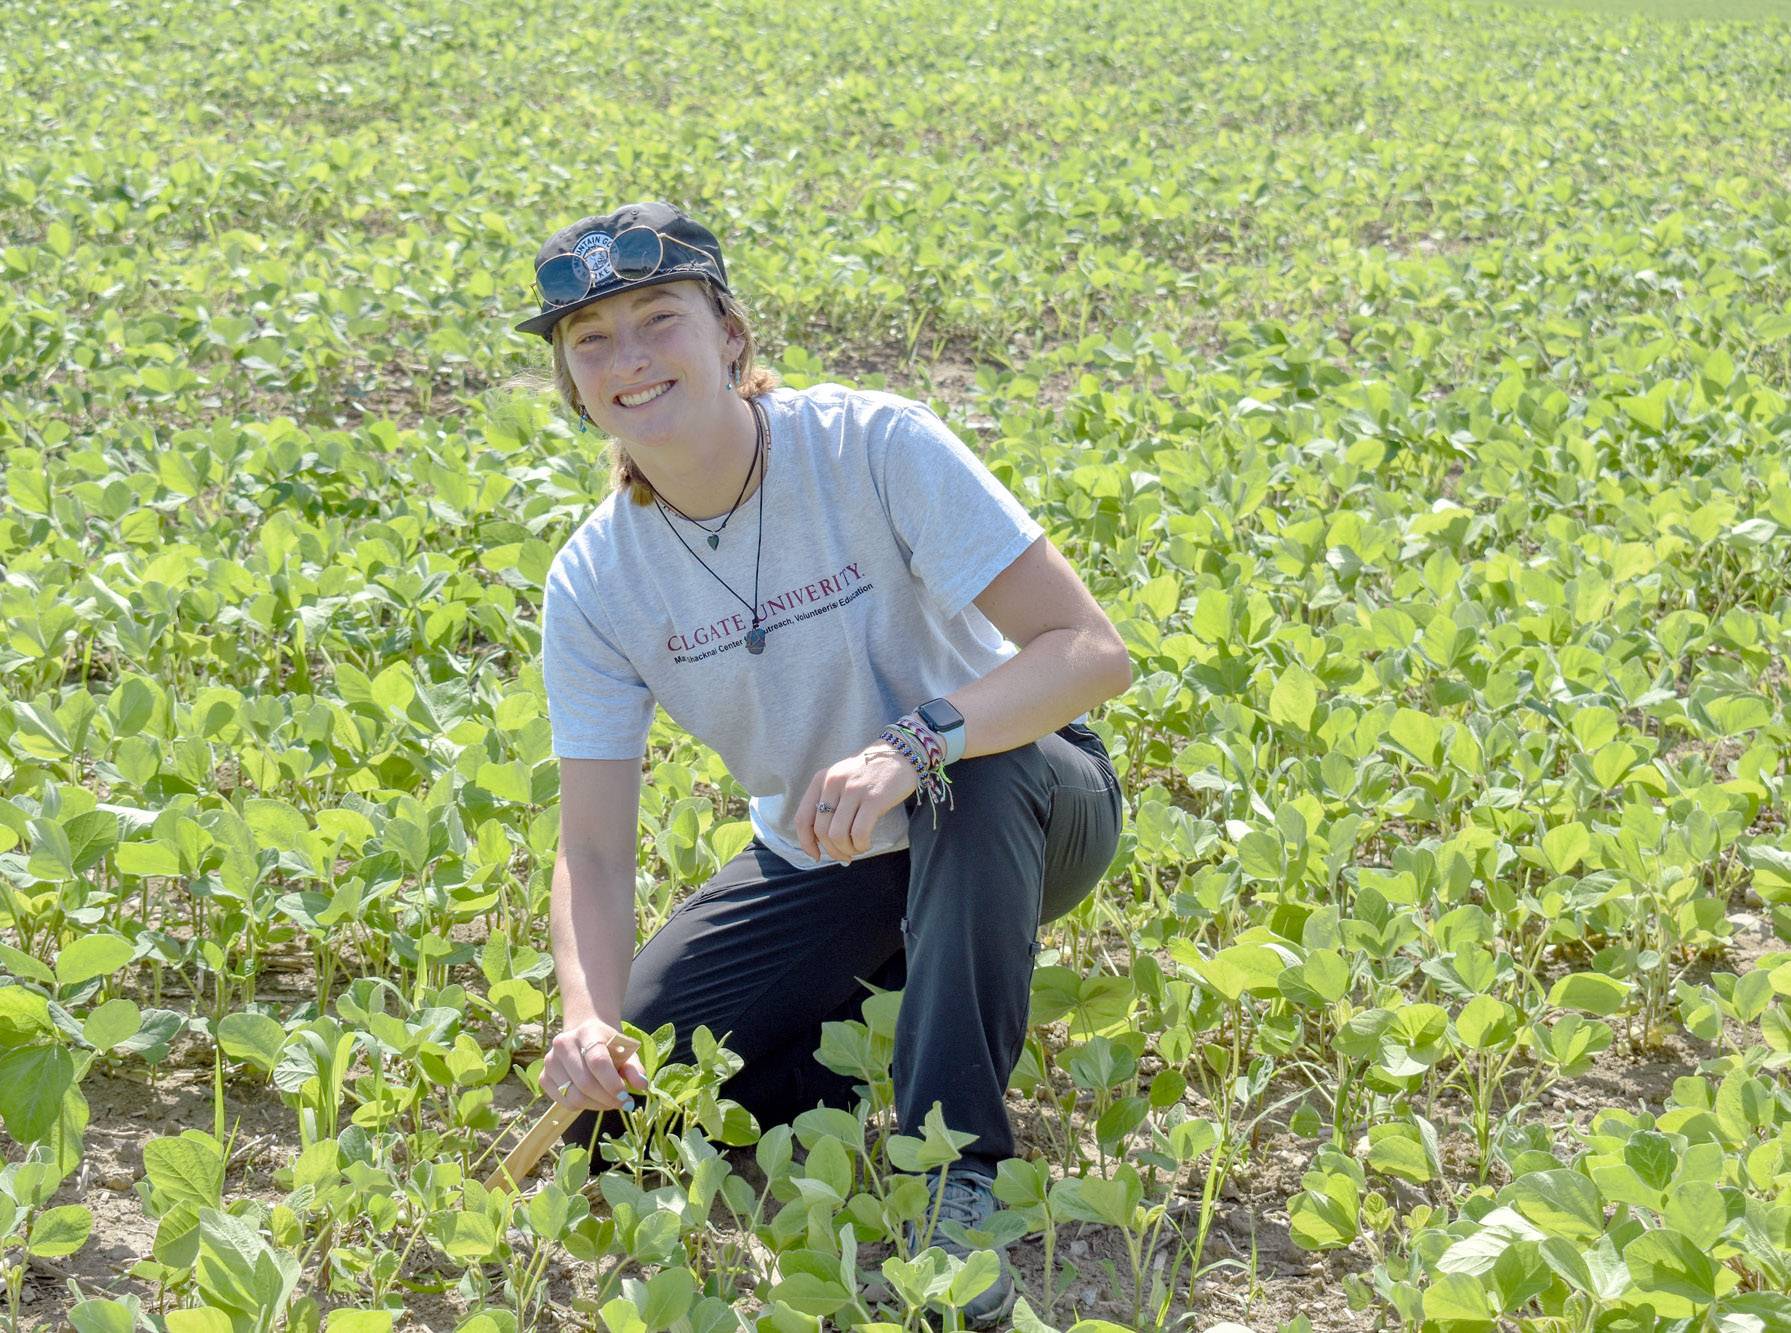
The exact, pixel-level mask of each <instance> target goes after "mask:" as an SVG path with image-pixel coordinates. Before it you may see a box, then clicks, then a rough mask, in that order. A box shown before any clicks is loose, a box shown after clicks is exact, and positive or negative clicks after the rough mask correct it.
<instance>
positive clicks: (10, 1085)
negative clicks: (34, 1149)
mask: <svg viewBox="0 0 1791 1333" xmlns="http://www.w3.org/2000/svg"><path fill="white" fill-rule="evenodd" d="M0 993H4V992H0ZM74 1081H75V1062H74V1058H73V1057H72V1056H71V1055H69V1053H68V1052H67V1051H66V1050H64V1049H63V1048H62V1047H60V1046H27V1047H25V1048H23V1049H22V1050H13V1051H8V1052H7V1053H6V1054H5V1055H3V1056H0V1116H3V1117H4V1118H5V1120H6V1132H7V1133H9V1134H11V1135H12V1136H13V1138H15V1139H17V1140H18V1141H19V1142H20V1143H37V1142H40V1141H41V1140H43V1139H45V1138H48V1137H49V1135H50V1131H51V1130H52V1129H54V1128H55V1127H56V1121H57V1118H58V1117H59V1116H60V1115H61V1114H62V1098H63V1094H64V1093H66V1092H68V1090H69V1089H70V1088H71V1087H73V1086H74Z"/></svg>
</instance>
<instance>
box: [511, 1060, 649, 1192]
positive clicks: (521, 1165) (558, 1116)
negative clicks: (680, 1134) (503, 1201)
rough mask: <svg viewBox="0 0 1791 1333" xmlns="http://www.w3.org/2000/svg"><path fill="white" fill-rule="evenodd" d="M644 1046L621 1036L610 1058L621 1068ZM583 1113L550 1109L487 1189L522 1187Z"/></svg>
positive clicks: (537, 1122) (562, 1108)
mask: <svg viewBox="0 0 1791 1333" xmlns="http://www.w3.org/2000/svg"><path fill="white" fill-rule="evenodd" d="M594 1044H595V1043H593V1045H594ZM640 1045H641V1044H640V1043H639V1042H638V1041H636V1040H635V1039H634V1038H633V1037H624V1036H622V1035H621V1034H620V1033H618V1034H617V1035H616V1036H614V1037H612V1038H611V1039H610V1042H609V1052H610V1057H611V1058H612V1059H613V1060H614V1061H615V1063H616V1066H617V1067H618V1068H620V1067H621V1065H622V1064H623V1063H624V1062H626V1061H627V1060H628V1058H629V1057H630V1056H632V1055H633V1054H634V1053H635V1052H636V1051H638V1050H639V1049H640ZM637 1091H638V1089H637ZM582 1114H583V1112H581V1111H579V1110H578V1109H577V1108H575V1107H571V1106H561V1105H560V1104H559V1103H558V1102H555V1103H554V1104H553V1105H552V1106H550V1107H548V1108H547V1113H546V1114H545V1115H543V1116H542V1117H541V1118H540V1119H539V1120H537V1121H536V1122H535V1127H534V1128H533V1129H531V1130H530V1131H529V1132H528V1133H527V1134H524V1135H523V1136H522V1142H521V1143H518V1144H517V1145H516V1146H515V1147H514V1148H512V1149H510V1155H509V1156H508V1157H506V1158H504V1160H503V1161H502V1162H500V1163H499V1164H498V1169H497V1170H495V1171H493V1172H492V1173H491V1174H490V1175H489V1176H487V1177H486V1178H485V1188H486V1189H488V1190H510V1189H515V1188H517V1187H518V1186H520V1185H521V1184H522V1182H523V1181H524V1180H526V1179H528V1175H529V1172H531V1171H533V1170H534V1169H535V1163H536V1162H539V1161H540V1160H541V1156H542V1154H543V1153H545V1152H546V1151H547V1150H548V1149H549V1148H551V1147H553V1145H554V1142H555V1140H557V1139H558V1138H560V1136H561V1135H563V1134H564V1133H565V1132H566V1131H567V1130H568V1129H570V1128H571V1126H572V1122H573V1121H574V1120H576V1119H578V1117H579V1116H580V1115H582Z"/></svg>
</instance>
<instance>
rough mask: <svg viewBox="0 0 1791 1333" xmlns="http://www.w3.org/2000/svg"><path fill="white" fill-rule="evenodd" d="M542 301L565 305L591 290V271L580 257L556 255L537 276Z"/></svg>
mask: <svg viewBox="0 0 1791 1333" xmlns="http://www.w3.org/2000/svg"><path fill="white" fill-rule="evenodd" d="M535 282H536V283H537V284H538V285H539V286H540V288H541V299H542V300H543V301H546V302H547V303H548V304H549V305H565V304H566V303H567V302H568V301H576V300H578V299H579V298H580V297H581V296H583V295H584V294H585V293H586V292H588V291H590V290H591V269H590V266H589V265H587V264H586V263H585V261H584V259H583V257H582V256H580V255H555V256H554V257H553V258H552V259H550V260H548V261H547V262H546V263H545V264H543V265H542V266H541V267H540V269H539V270H538V271H537V272H536V274H535Z"/></svg>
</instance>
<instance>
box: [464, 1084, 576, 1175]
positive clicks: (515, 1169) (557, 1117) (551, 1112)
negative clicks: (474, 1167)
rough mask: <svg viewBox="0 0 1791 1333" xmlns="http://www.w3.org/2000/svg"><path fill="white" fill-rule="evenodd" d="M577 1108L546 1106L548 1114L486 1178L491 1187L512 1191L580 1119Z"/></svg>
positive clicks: (556, 1104)
mask: <svg viewBox="0 0 1791 1333" xmlns="http://www.w3.org/2000/svg"><path fill="white" fill-rule="evenodd" d="M578 1116H579V1112H578V1109H577V1108H576V1107H571V1106H561V1105H560V1104H559V1103H558V1102H555V1103H554V1104H553V1105H552V1106H550V1107H548V1108H547V1114H545V1115H543V1116H542V1117H541V1118H540V1119H539V1120H537V1121H536V1122H535V1127H534V1128H533V1129H531V1130H530V1131H529V1132H528V1133H527V1134H524V1135H523V1136H522V1142H520V1143H518V1144H517V1145H516V1146H515V1147H514V1148H512V1149H510V1155H509V1156H508V1157H506V1158H504V1160H503V1161H502V1162H500V1163H499V1164H498V1169H497V1170H495V1171H493V1172H492V1173H491V1174H490V1175H489V1176H487V1177H486V1179H485V1188H486V1189H488V1190H512V1189H515V1188H517V1187H518V1186H519V1185H521V1184H522V1182H523V1181H524V1180H526V1179H528V1174H529V1172H531V1171H533V1170H534V1169H535V1163H536V1162H539V1161H540V1160H541V1156H542V1154H543V1153H545V1152H546V1151H547V1150H548V1149H549V1148H551V1147H552V1146H553V1145H554V1143H555V1142H556V1141H557V1140H558V1139H559V1137H560V1136H561V1135H562V1134H564V1133H565V1132H566V1130H567V1129H568V1128H569V1127H570V1126H571V1124H572V1122H573V1121H574V1120H576V1119H578Z"/></svg>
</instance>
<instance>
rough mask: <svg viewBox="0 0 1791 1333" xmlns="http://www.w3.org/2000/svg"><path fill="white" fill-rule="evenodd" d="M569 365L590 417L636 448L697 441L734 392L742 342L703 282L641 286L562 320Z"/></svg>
mask: <svg viewBox="0 0 1791 1333" xmlns="http://www.w3.org/2000/svg"><path fill="white" fill-rule="evenodd" d="M561 326H562V327H563V330H564V331H563V332H560V331H559V330H556V332H558V333H559V336H560V337H561V338H562V339H563V340H564V347H565V355H566V368H567V370H568V371H569V372H570V373H571V376H572V382H573V384H574V385H576V386H577V389H578V397H579V400H580V401H581V402H582V403H583V404H584V407H585V411H586V413H587V414H588V415H589V416H590V418H591V422H592V424H593V425H595V426H596V427H597V428H598V429H599V430H602V431H606V432H608V433H609V434H611V435H613V436H615V437H616V438H617V439H619V440H621V441H622V442H623V443H624V444H625V445H626V446H628V447H629V448H630V449H631V450H652V449H653V448H654V447H655V446H663V445H666V444H674V443H677V442H680V441H684V440H689V439H694V438H698V437H699V436H700V433H701V432H703V431H705V430H708V429H711V428H712V426H713V423H714V422H715V421H716V420H717V418H718V416H719V414H720V412H721V411H722V409H723V408H724V407H725V406H726V403H727V399H728V398H729V397H731V396H732V395H731V394H730V392H729V390H728V387H727V382H728V365H729V363H730V362H731V361H733V360H734V359H735V358H736V357H737V356H739V355H740V352H741V350H742V348H743V346H744V340H743V339H742V338H740V337H739V336H738V335H731V334H730V333H729V332H728V330H727V328H726V327H725V326H724V325H723V323H722V320H721V316H720V315H719V314H718V313H717V312H716V309H715V305H714V302H712V301H711V300H710V298H709V293H708V291H707V290H706V289H705V287H704V285H703V283H702V282H701V281H700V280H695V281H689V282H667V283H661V284H660V285H658V286H656V287H638V288H636V289H635V290H633V291H629V292H622V293H620V294H618V295H616V296H611V297H606V298H605V299H603V300H601V301H597V302H594V303H593V304H591V305H588V306H586V307H584V309H582V310H577V311H574V312H573V313H572V314H570V315H568V316H567V317H566V318H565V319H564V320H562V321H561Z"/></svg>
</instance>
